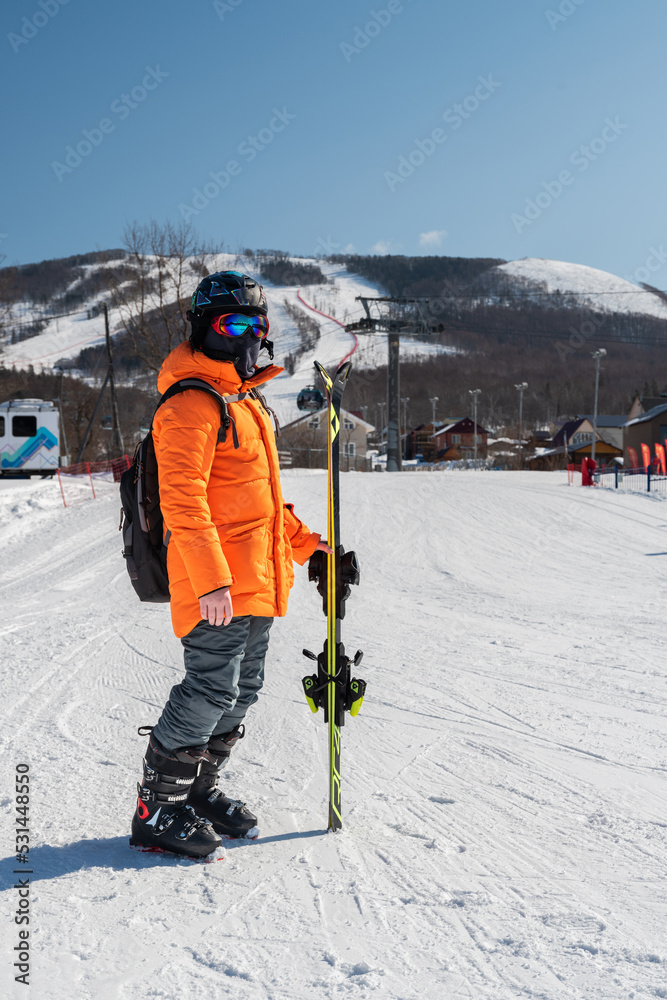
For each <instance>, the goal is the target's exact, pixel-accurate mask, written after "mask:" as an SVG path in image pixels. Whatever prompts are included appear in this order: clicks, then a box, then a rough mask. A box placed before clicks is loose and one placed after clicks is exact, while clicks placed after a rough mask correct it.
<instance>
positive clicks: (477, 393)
mask: <svg viewBox="0 0 667 1000" xmlns="http://www.w3.org/2000/svg"><path fill="white" fill-rule="evenodd" d="M468 392H469V393H470V395H471V396H472V403H473V412H474V414H475V415H474V417H473V420H474V424H475V430H474V433H473V439H474V442H475V468H477V400H478V399H479V397H480V396H481V394H482V390H481V389H468Z"/></svg>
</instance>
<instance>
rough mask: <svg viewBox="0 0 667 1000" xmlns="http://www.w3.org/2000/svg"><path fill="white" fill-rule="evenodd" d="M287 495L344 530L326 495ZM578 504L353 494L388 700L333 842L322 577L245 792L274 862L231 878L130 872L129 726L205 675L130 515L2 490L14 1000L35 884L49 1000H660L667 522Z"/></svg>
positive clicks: (135, 856) (364, 638)
mask: <svg viewBox="0 0 667 1000" xmlns="http://www.w3.org/2000/svg"><path fill="white" fill-rule="evenodd" d="M283 479H284V483H283V486H284V492H285V496H286V498H287V499H289V500H290V501H293V502H294V503H295V509H296V511H297V512H298V513H299V514H300V515H301V516H302V517H303V518H304V519H305V520H306V522H307V523H308V524H310V526H311V527H312V528H313V529H314V530H319V529H321V528H322V526H323V523H324V521H325V512H326V504H325V483H326V473H319V472H312V473H308V472H307V471H305V470H304V471H296V470H295V471H292V472H287V473H286V474H285V475H284V477H283ZM564 479H565V477H564V474H562V473H519V472H517V473H440V474H438V473H433V474H431V475H417V474H407V473H406V474H395V475H392V474H383V475H373V474H367V475H364V474H355V473H350V474H348V475H345V476H343V477H342V484H341V487H342V505H341V519H342V520H341V527H342V540H343V542H344V544H345V546H346V547H348V546H349V547H351V548H352V547H353V548H355V549H356V551H357V553H358V554H359V558H360V562H361V585H360V587H359V588H355V593H354V595H353V597H352V599H351V600H350V601H349V603H348V608H347V615H346V618H345V621H344V623H343V626H344V627H343V637H344V640H345V643H346V645H347V646H348V649H351V650H355V649H357V648H358V647H361V648H362V649H363V650H364V652H365V657H364V663H363V676H364V677H365V678H366V680H367V681H368V692H367V696H366V700H365V702H364V705H363V707H362V710H361V712H360V714H359V716H358V717H357V718H356V719H349V720H348V722H347V723H346V725H345V727H344V729H343V731H342V775H343V779H342V780H343V784H342V790H343V819H344V829H343V831H342V832H341V833H340V834H336V835H333V834H327V833H326V831H325V826H326V799H327V789H326V765H325V761H326V727H325V726H324V724H323V722H322V719H321V717H320V716H313V715H311V713H310V711H309V709H308V707H307V705H306V703H305V700H304V698H303V694H302V690H301V684H300V678H301V676H302V675H303V674H304V673H306V672H307V669H308V667H307V661H306V660H304V658H303V657H302V656H301V649H302V648H303V647H304V646H307V647H310V648H311V649H319V648H320V647H321V644H322V641H323V639H324V636H325V620H324V617H323V615H322V613H321V608H320V601H319V599H318V597H317V594H316V592H315V590H314V587H313V586H312V584H308V582H307V573H306V571H305V569H299V568H298V567H297V568H296V574H297V579H296V584H295V588H294V591H293V592H292V597H291V601H290V609H289V612H288V616H287V617H286V618H285V619H281V620H278V621H277V622H276V623H275V626H274V630H273V638H272V644H271V649H270V652H269V660H268V663H267V683H266V687H265V689H264V691H263V692H262V694H261V696H260V701H259V703H258V704H257V706H256V707H255V708H254V709H253V712H252V715H251V716H249V718H248V732H247V736H246V738H245V739H244V740H243V741H242V743H240V744H239V747H238V748H237V749H236V750H235V752H234V756H233V757H232V760H231V762H230V766H229V767H228V768H227V769H226V771H225V772H224V779H223V780H224V783H225V790H226V791H227V793H228V794H232V795H233V797H242V798H243V799H245V800H247V801H248V803H249V804H251V805H252V806H253V807H256V811H257V813H258V814H259V816H260V820H261V836H260V838H259V839H258V840H256V841H254V842H245V843H239V842H236V843H234V842H228V843H226V844H225V845H224V847H223V849H222V850H221V852H220V856H221V860H219V861H215V862H213V863H210V864H197V863H195V862H191V861H189V860H185V859H181V860H179V859H177V858H174V857H168V856H166V855H163V856H160V855H154V854H141V853H135V852H133V851H132V850H130V849H129V847H128V834H129V824H130V818H131V814H132V810H133V808H134V795H135V787H136V782H137V780H138V778H139V776H140V773H141V757H142V753H143V751H144V749H145V745H146V740H145V738H143V739H142V738H140V737H138V736H137V734H136V729H137V727H138V726H140V725H143V724H150V723H153V722H155V720H156V718H157V715H158V713H159V712H160V710H161V707H162V705H163V703H164V701H165V698H166V696H167V694H168V692H169V690H170V688H171V686H172V685H173V684H174V683H175V682H176V681H178V680H179V679H180V677H181V672H182V649H181V646H180V643H179V642H178V640H176V639H175V638H174V636H173V634H172V632H171V627H170V623H169V611H168V608H167V607H166V606H164V605H142V604H140V603H139V602H138V600H137V599H136V597H135V595H134V592H133V591H132V589H131V586H130V583H129V580H128V578H127V575H126V572H125V568H124V565H123V560H122V557H121V555H120V543H119V536H118V530H117V526H118V490H117V487H115V486H113V484H106V483H104V482H98V483H97V496H98V499H97V500H96V501H93V500H92V499H91V492H90V486H89V484H86V483H81V484H80V485H77V484H71V483H70V484H69V485H67V486H66V487H65V488H66V490H67V497H68V500H69V502H70V506H68V507H67V509H65V508H64V507H63V504H62V499H61V497H60V492H59V490H58V485H57V483H55V482H52V481H39V482H35V481H33V482H6V481H3V482H2V483H0V545H1V546H2V553H3V574H2V579H1V580H0V591H1V592H2V607H3V617H2V626H1V628H0V678H1V682H2V700H1V703H0V740H1V741H2V750H3V752H2V769H3V784H2V787H3V794H2V797H1V799H0V811H1V813H2V816H3V829H4V831H5V837H4V850H3V861H2V865H3V874H4V888H3V891H2V900H3V910H4V912H5V914H7V915H8V919H7V920H6V924H5V935H4V941H5V952H4V955H3V961H2V963H1V964H0V989H1V990H2V995H3V996H4V997H7V998H8V1000H18V998H19V997H22V996H23V995H24V990H23V986H22V985H21V984H20V983H15V982H14V978H13V977H14V975H15V974H16V972H15V970H14V969H13V966H12V962H13V961H14V960H15V959H13V958H12V955H13V954H14V952H13V951H12V949H13V948H14V947H15V946H17V947H18V946H19V939H18V936H17V935H18V931H19V930H20V927H18V926H17V925H15V924H14V922H13V914H14V912H15V910H16V909H17V906H18V903H19V897H18V894H17V892H18V891H17V889H16V888H14V886H15V885H16V880H17V878H21V877H24V878H25V877H28V876H26V875H25V874H24V873H22V874H18V875H17V874H15V873H14V869H17V868H18V869H29V870H30V875H29V878H30V891H31V897H30V898H31V905H32V912H31V924H30V931H31V936H30V951H31V955H32V960H31V970H32V971H31V978H30V982H31V984H32V986H33V995H34V996H35V997H39V998H44V1000H218V998H220V997H225V998H226V997H230V998H231V997H234V998H235V1000H339V998H343V997H350V998H359V1000H371V998H374V997H377V998H382V1000H440V998H447V1000H449V998H452V1000H537V998H541V1000H627V998H628V997H635V998H637V1000H639V998H642V1000H643V998H646V1000H648V998H655V997H660V996H664V994H665V981H666V980H665V972H666V970H667V947H666V946H665V936H664V926H665V916H666V912H667V895H666V892H665V880H664V873H665V856H666V852H667V824H666V821H665V813H666V809H667V795H666V793H665V773H666V771H667V757H666V754H665V746H666V739H667V722H666V719H667V688H666V686H665V672H664V668H663V666H662V663H661V657H660V655H659V650H660V649H661V648H662V645H663V636H664V614H663V610H664V601H663V599H662V594H663V592H664V587H665V574H666V572H667V569H666V563H665V558H664V555H665V554H664V552H663V551H661V550H662V549H664V547H665V546H664V541H663V540H662V537H663V536H661V532H662V531H664V529H665V526H666V524H667V518H666V516H665V510H667V508H665V507H664V505H663V503H662V502H661V500H660V499H659V498H658V497H655V496H653V495H651V496H647V495H639V494H620V493H615V492H614V491H609V492H608V491H605V490H595V491H593V490H590V491H586V490H582V489H580V488H579V489H568V487H567V486H566V485H565V482H564ZM86 497H87V499H86ZM74 501H78V502H74ZM378 512H381V516H379V515H378ZM406 512H409V514H406ZM610 539H616V540H622V545H621V547H620V548H619V546H618V545H610V544H609V540H610ZM649 557H651V558H649ZM582 567H594V568H595V572H594V577H595V579H594V581H592V579H591V574H590V573H587V572H582ZM17 764H27V765H28V766H29V768H30V772H29V773H30V779H31V780H30V787H31V803H30V810H31V811H30V838H31V852H30V865H29V866H25V865H21V864H17V862H16V860H15V856H14V853H13V852H12V847H13V843H14V829H15V826H16V824H15V811H14V810H15V803H14V776H15V767H16V765H17ZM9 915H11V916H9Z"/></svg>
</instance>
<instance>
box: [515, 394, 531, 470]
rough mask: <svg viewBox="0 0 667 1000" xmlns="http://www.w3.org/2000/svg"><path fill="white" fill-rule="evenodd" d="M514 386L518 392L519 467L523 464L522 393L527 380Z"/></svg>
mask: <svg viewBox="0 0 667 1000" xmlns="http://www.w3.org/2000/svg"><path fill="white" fill-rule="evenodd" d="M514 388H515V389H516V390H517V391H518V393H519V468H521V467H522V465H523V394H524V392H525V391H526V389H527V388H528V383H527V382H519V384H518V385H515V386H514Z"/></svg>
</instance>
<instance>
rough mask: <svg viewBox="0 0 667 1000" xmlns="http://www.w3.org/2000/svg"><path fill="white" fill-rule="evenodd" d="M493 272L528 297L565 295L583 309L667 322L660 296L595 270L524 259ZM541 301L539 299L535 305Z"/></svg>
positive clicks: (555, 261)
mask: <svg viewBox="0 0 667 1000" xmlns="http://www.w3.org/2000/svg"><path fill="white" fill-rule="evenodd" d="M493 271H495V272H497V273H500V274H504V275H507V276H510V277H513V278H517V279H519V281H520V282H521V283H522V284H525V286H526V291H527V292H528V293H530V291H531V290H534V292H535V293H539V291H544V292H557V291H558V292H561V293H562V294H563V295H573V296H576V299H577V302H578V303H579V304H580V305H583V306H589V307H591V308H593V309H599V310H602V311H604V312H617V313H642V314H644V315H646V316H657V317H658V318H659V319H667V302H665V301H664V300H663V299H662V298H660V296H658V295H656V294H655V293H654V292H649V291H645V290H644V289H641V288H639V287H638V286H637V285H633V284H632V282H630V281H626V280H625V278H619V277H617V275H615V274H610V273H609V272H608V271H600V270H598V268H596V267H587V266H586V265H584V264H569V263H567V262H566V261H562V260H546V259H543V258H541V257H524V258H523V259H522V260H512V261H510V262H509V263H508V264H500V265H499V266H498V267H495V268H493V269H492V271H491V272H488V273H493ZM539 301H540V300H539V296H537V295H536V302H539ZM541 304H544V303H541Z"/></svg>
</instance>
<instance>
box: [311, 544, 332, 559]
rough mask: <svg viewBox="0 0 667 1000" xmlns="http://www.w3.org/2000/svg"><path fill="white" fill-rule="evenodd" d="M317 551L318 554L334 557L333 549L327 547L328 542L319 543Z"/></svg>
mask: <svg viewBox="0 0 667 1000" xmlns="http://www.w3.org/2000/svg"><path fill="white" fill-rule="evenodd" d="M315 551H316V552H326V554H327V555H328V556H332V555H333V549H332V548H329V546H328V545H327V543H326V542H318V543H317V545H316V546H315Z"/></svg>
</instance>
